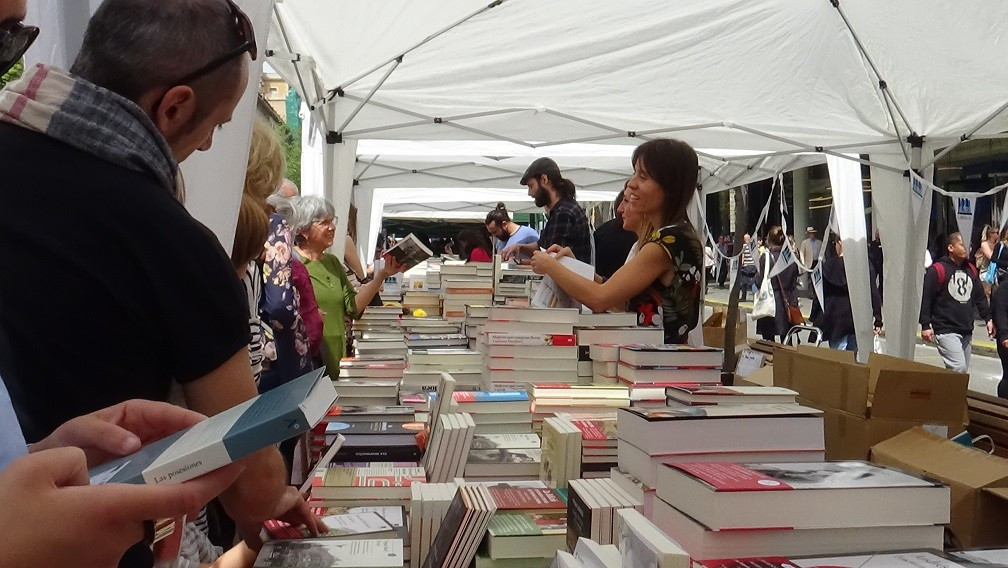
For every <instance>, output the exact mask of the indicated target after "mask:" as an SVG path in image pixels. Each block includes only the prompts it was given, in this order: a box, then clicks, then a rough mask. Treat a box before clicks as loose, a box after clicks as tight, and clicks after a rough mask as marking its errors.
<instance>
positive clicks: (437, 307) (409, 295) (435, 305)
mask: <svg viewBox="0 0 1008 568" xmlns="http://www.w3.org/2000/svg"><path fill="white" fill-rule="evenodd" d="M382 299H384V294H383V295H382ZM402 305H403V309H404V310H405V311H406V313H407V314H413V313H414V312H416V311H417V310H423V311H424V313H426V314H427V315H428V316H440V315H441V296H440V295H439V294H438V292H435V291H432V290H407V291H406V293H405V294H404V295H403V297H402Z"/></svg>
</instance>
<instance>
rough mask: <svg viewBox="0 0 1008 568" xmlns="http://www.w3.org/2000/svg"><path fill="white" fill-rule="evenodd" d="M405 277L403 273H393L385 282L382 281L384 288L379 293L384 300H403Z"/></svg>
mask: <svg viewBox="0 0 1008 568" xmlns="http://www.w3.org/2000/svg"><path fill="white" fill-rule="evenodd" d="M403 279H404V276H403V275H402V274H393V275H392V276H389V277H388V278H386V279H385V282H382V290H381V292H379V293H378V297H379V298H381V301H382V302H389V303H395V302H399V301H401V300H402V297H403Z"/></svg>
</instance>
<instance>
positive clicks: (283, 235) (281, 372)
mask: <svg viewBox="0 0 1008 568" xmlns="http://www.w3.org/2000/svg"><path fill="white" fill-rule="evenodd" d="M292 254H293V252H292V247H291V232H290V228H289V227H288V225H287V222H286V221H284V219H283V217H281V216H280V215H278V214H276V213H274V214H272V215H270V232H269V236H268V237H267V239H266V257H265V260H264V262H263V268H262V271H263V292H262V299H261V300H260V304H259V309H260V311H261V313H262V317H263V319H264V320H266V321H267V322H268V323H269V326H270V328H271V329H272V331H273V342H274V345H275V348H276V361H274V362H273V364H272V365H271V367H270V373H269V375H270V379H271V380H270V381H269V382H272V383H276V384H270V385H267V387H268V388H272V387H275V386H278V385H281V384H283V383H286V382H287V381H289V380H291V379H296V378H298V377H300V376H301V375H303V374H304V373H307V372H308V371H310V370H311V369H312V362H311V357H310V355H309V353H308V334H307V332H306V330H305V323H304V320H303V319H302V318H301V314H300V312H299V310H298V307H299V303H300V297H299V294H298V291H297V289H296V288H295V287H294V286H293V282H292V278H291V260H292V259H291V255H292Z"/></svg>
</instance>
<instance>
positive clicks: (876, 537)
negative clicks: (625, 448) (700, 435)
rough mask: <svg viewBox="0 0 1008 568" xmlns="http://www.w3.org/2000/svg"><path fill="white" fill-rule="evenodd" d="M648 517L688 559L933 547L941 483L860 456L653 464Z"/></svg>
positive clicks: (941, 518)
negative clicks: (852, 459)
mask: <svg viewBox="0 0 1008 568" xmlns="http://www.w3.org/2000/svg"><path fill="white" fill-rule="evenodd" d="M656 490H657V496H658V500H656V501H655V509H654V522H655V524H657V525H658V526H659V527H661V529H662V530H663V531H664V532H665V533H666V534H668V535H669V536H670V537H671V538H673V539H674V540H675V541H676V542H678V543H679V544H680V545H682V547H683V548H684V549H685V550H686V551H687V552H688V553H689V555H690V556H691V557H692V558H693V559H694V560H710V559H718V558H748V557H759V556H792V555H803V554H851V553H862V552H891V551H898V550H913V549H926V548H931V549H940V548H942V545H943V538H944V527H943V526H942V525H943V524H945V523H948V522H949V509H950V492H949V488H948V487H945V486H943V485H941V484H938V483H933V482H930V481H926V480H924V479H920V478H918V477H915V476H912V475H910V474H907V473H904V472H901V471H898V470H895V469H888V468H884V467H881V466H878V465H874V464H869V463H866V462H819V463H758V464H737V463H684V464H672V465H665V466H662V467H661V468H660V469H659V470H658V484H657V487H656Z"/></svg>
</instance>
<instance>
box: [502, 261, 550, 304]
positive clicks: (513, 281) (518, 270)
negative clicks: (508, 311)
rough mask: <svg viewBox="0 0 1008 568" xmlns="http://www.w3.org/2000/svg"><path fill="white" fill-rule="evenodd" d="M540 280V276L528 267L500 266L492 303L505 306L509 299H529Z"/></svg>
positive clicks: (509, 264)
mask: <svg viewBox="0 0 1008 568" xmlns="http://www.w3.org/2000/svg"><path fill="white" fill-rule="evenodd" d="M542 278H543V277H542V275H541V274H536V273H535V272H533V271H532V267H531V266H529V265H522V264H513V263H504V264H501V267H500V270H499V271H498V272H497V281H496V282H495V283H494V301H495V302H496V303H498V304H505V303H507V301H508V299H509V298H531V297H532V294H535V291H536V289H538V287H539V283H540V282H542Z"/></svg>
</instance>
